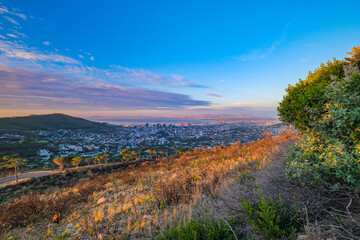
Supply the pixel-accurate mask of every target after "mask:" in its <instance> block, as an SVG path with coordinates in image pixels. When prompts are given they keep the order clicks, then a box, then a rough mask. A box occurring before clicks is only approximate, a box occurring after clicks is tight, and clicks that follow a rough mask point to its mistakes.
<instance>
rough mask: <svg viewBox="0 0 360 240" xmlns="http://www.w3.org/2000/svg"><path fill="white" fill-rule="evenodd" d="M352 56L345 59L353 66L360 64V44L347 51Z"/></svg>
mask: <svg viewBox="0 0 360 240" xmlns="http://www.w3.org/2000/svg"><path fill="white" fill-rule="evenodd" d="M347 54H350V55H351V57H348V58H345V60H346V61H347V62H348V63H349V64H350V65H352V66H354V65H357V66H359V64H360V45H359V46H357V47H353V49H352V50H351V52H347Z"/></svg>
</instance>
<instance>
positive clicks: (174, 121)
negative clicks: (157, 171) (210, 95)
mask: <svg viewBox="0 0 360 240" xmlns="http://www.w3.org/2000/svg"><path fill="white" fill-rule="evenodd" d="M94 121H97V122H106V123H110V124H114V125H128V124H133V125H142V124H146V123H148V124H158V123H159V124H179V123H190V124H211V123H215V121H208V120H190V119H168V118H150V119H96V120H94Z"/></svg>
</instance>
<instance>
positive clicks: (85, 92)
mask: <svg viewBox="0 0 360 240" xmlns="http://www.w3.org/2000/svg"><path fill="white" fill-rule="evenodd" d="M0 79H1V85H2V88H0V107H1V108H3V109H4V108H6V109H8V108H9V107H10V108H14V107H15V106H14V105H13V104H10V105H9V103H10V102H12V103H13V102H17V104H16V107H17V108H19V107H21V108H24V107H25V108H26V107H27V106H28V104H29V103H30V104H36V105H37V106H38V107H42V108H48V107H49V105H50V106H52V107H55V108H56V109H59V108H60V109H61V108H64V107H72V108H82V109H92V108H95V107H101V108H106V109H108V110H125V109H137V110H143V109H156V108H172V109H174V108H186V107H190V106H208V105H209V104H210V103H209V102H207V101H201V100H195V99H192V98H191V97H189V96H187V95H184V94H176V93H170V92H165V91H159V90H149V89H141V88H130V87H126V86H121V85H118V84H110V83H90V82H81V81H79V79H75V78H69V77H64V76H59V75H54V74H45V73H36V72H33V71H28V70H24V69H14V68H7V67H0ZM29 99H31V100H29Z"/></svg>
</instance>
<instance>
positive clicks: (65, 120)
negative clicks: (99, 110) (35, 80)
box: [0, 113, 104, 130]
mask: <svg viewBox="0 0 360 240" xmlns="http://www.w3.org/2000/svg"><path fill="white" fill-rule="evenodd" d="M101 126H104V124H101V123H97V122H92V121H89V120H86V119H83V118H77V117H72V116H68V115H65V114H60V113H54V114H46V115H30V116H27V117H6V118H0V129H6V130H15V129H18V130H49V129H88V128H99V127H101Z"/></svg>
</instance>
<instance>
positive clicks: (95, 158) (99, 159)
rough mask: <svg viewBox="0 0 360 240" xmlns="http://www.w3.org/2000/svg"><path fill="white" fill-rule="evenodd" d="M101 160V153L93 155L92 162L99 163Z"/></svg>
mask: <svg viewBox="0 0 360 240" xmlns="http://www.w3.org/2000/svg"><path fill="white" fill-rule="evenodd" d="M101 161H102V156H101V155H96V156H95V157H94V163H97V164H101Z"/></svg>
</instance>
